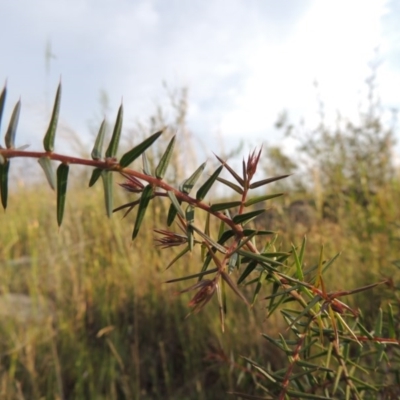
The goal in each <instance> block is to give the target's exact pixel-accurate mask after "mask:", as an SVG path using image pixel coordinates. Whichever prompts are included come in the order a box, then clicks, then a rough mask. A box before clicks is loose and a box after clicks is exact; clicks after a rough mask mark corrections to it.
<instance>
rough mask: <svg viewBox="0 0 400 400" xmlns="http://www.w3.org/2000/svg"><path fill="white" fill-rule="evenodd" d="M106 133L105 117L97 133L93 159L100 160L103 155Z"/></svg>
mask: <svg viewBox="0 0 400 400" xmlns="http://www.w3.org/2000/svg"><path fill="white" fill-rule="evenodd" d="M105 133H106V120H105V119H103V122H102V123H101V125H100V129H99V132H98V133H97V137H96V141H95V142H94V146H93V150H92V154H91V155H92V159H93V160H100V159H101V158H102V157H103V143H104V136H105Z"/></svg>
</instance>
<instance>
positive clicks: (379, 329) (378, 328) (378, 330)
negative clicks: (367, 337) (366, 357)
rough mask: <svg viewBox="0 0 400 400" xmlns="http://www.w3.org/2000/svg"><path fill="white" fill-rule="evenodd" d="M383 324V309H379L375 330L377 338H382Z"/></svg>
mask: <svg viewBox="0 0 400 400" xmlns="http://www.w3.org/2000/svg"><path fill="white" fill-rule="evenodd" d="M382 322H383V312H382V308H379V313H378V317H377V318H376V321H375V329H374V335H375V336H382Z"/></svg>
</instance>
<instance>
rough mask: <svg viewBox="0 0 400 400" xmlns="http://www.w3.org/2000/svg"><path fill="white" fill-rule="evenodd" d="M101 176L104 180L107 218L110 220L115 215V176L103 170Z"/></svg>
mask: <svg viewBox="0 0 400 400" xmlns="http://www.w3.org/2000/svg"><path fill="white" fill-rule="evenodd" d="M96 169H97V168H96ZM95 171H96V170H95ZM95 171H93V174H92V178H93V176H94V175H95ZM96 174H98V172H96ZM100 176H101V178H102V180H103V189H104V204H105V206H106V213H107V217H108V218H110V217H111V215H112V213H113V200H114V196H113V190H114V185H113V180H114V175H113V173H112V172H111V171H105V170H103V171H101V173H100ZM97 179H98V178H96V180H97ZM89 183H90V182H89Z"/></svg>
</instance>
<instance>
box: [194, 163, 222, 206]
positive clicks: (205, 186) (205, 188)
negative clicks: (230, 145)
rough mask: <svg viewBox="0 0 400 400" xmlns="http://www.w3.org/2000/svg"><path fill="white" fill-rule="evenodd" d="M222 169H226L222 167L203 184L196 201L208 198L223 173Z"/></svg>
mask: <svg viewBox="0 0 400 400" xmlns="http://www.w3.org/2000/svg"><path fill="white" fill-rule="evenodd" d="M222 168H224V166H223V165H220V166H219V167H218V168H217V169H216V170H215V171H214V173H213V174H212V175H211V176H210V177H209V178H208V179H207V180H206V181H205V182H204V183H203V185H202V186H201V187H200V188H199V190H198V191H197V193H196V199H197V200H203V199H204V197H206V195H207V193H208V191H209V190H210V189H211V187H212V186H213V184H214V182H215V181H216V180H217V178H218V175H219V174H220V173H221V171H222Z"/></svg>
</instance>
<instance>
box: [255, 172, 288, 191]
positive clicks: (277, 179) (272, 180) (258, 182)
mask: <svg viewBox="0 0 400 400" xmlns="http://www.w3.org/2000/svg"><path fill="white" fill-rule="evenodd" d="M288 176H290V175H281V176H274V177H273V178H267V179H263V180H261V181H257V182H254V183H252V184H251V185H250V189H255V188H258V187H260V186H264V185H267V184H268V183H272V182H275V181H279V180H280V179H284V178H287V177H288Z"/></svg>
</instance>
